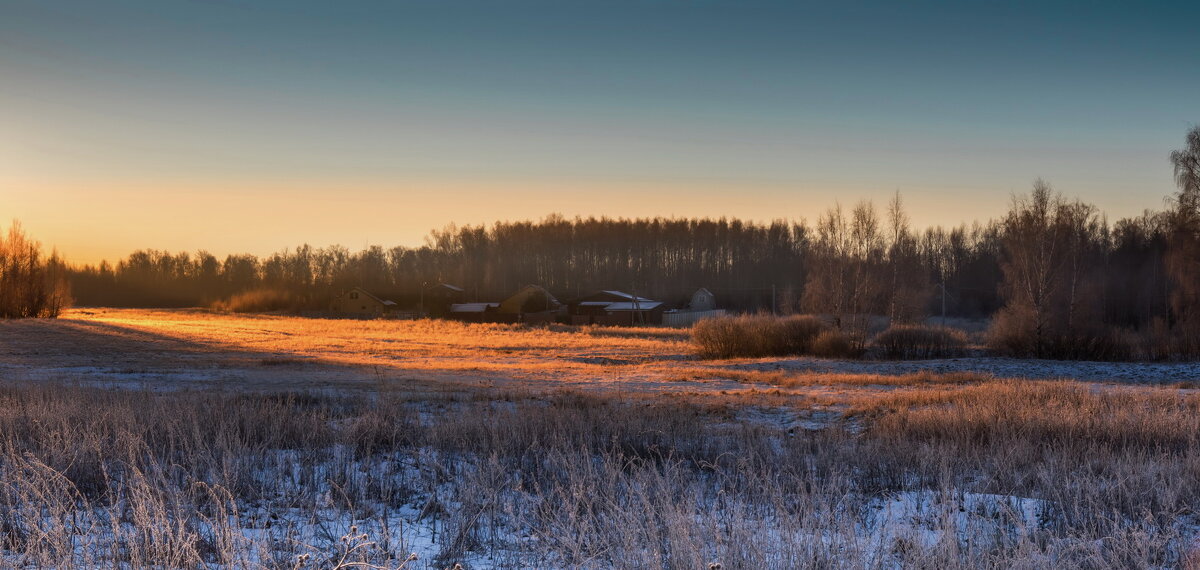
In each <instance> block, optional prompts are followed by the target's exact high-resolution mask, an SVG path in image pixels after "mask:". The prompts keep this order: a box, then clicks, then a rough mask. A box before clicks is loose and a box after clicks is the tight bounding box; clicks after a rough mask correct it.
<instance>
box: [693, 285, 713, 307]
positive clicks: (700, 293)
mask: <svg viewBox="0 0 1200 570" xmlns="http://www.w3.org/2000/svg"><path fill="white" fill-rule="evenodd" d="M687 308H688V310H689V311H713V310H716V308H717V297H716V296H715V295H713V294H712V291H709V290H708V289H705V288H704V287H701V288H699V289H697V290H696V292H695V293H692V302H690V303H688V306H687Z"/></svg>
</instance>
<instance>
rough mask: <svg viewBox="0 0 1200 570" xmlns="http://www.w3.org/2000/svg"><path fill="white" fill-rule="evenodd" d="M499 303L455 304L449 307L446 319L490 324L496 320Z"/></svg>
mask: <svg viewBox="0 0 1200 570" xmlns="http://www.w3.org/2000/svg"><path fill="white" fill-rule="evenodd" d="M499 310H500V303H455V304H453V305H450V310H449V312H448V313H447V314H446V316H447V317H449V318H452V319H457V320H460V321H471V322H476V323H490V322H495V321H496V320H497V315H498V312H499Z"/></svg>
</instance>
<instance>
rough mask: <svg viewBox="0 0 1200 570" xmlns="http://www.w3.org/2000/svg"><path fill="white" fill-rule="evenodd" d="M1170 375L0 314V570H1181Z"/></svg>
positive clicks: (108, 314)
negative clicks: (370, 567) (718, 357)
mask: <svg viewBox="0 0 1200 570" xmlns="http://www.w3.org/2000/svg"><path fill="white" fill-rule="evenodd" d="M1197 380H1200V369H1198V367H1197V366H1196V365H1195V364H1185V363H1180V364H1159V363H1128V364H1116V363H1076V362H1070V363H1069V362H1039V361H1023V360H1013V359H1003V358H984V357H973V358H959V359H948V360H940V361H906V362H885V361H833V360H819V359H811V358H802V359H796V358H778V359H752V360H746V359H742V360H728V361H704V360H698V359H696V358H694V357H693V356H692V351H691V347H690V344H689V342H688V339H687V337H686V333H681V332H679V331H671V330H661V329H589V328H582V329H580V328H573V327H553V328H550V329H543V328H530V329H526V328H522V327H515V326H505V325H463V324H457V323H442V322H433V321H428V322H426V321H418V322H413V321H407V322H406V321H354V320H326V319H302V318H292V317H279V316H232V315H221V314H214V313H209V312H204V311H187V310H183V311H147V310H114V309H82V310H74V311H71V312H69V313H67V314H66V315H65V316H64V318H62V319H59V320H56V321H34V320H28V321H11V322H0V403H3V405H2V406H0V565H4V566H17V567H47V566H55V567H71V566H74V567H92V566H102V567H110V566H113V565H124V566H125V567H142V566H149V565H158V566H160V567H196V566H208V567H213V568H216V567H249V568H289V569H292V568H298V567H304V568H333V567H338V564H339V563H342V564H351V563H362V564H368V563H370V564H375V565H377V566H378V567H382V568H389V569H395V568H399V567H401V566H402V565H404V566H403V567H405V568H408V569H416V568H439V569H440V568H451V567H453V566H454V565H455V564H460V565H462V567H463V568H467V569H474V568H527V567H536V568H559V567H588V568H611V567H620V568H647V567H662V568H703V567H708V566H709V565H710V564H720V565H721V567H722V568H785V567H786V568H792V567H796V568H810V567H811V568H903V567H949V568H954V567H1027V568H1041V567H1055V568H1109V567H1161V568H1170V567H1181V566H1187V565H1188V564H1190V563H1191V562H1193V561H1194V558H1193V557H1194V556H1195V548H1194V546H1193V545H1194V541H1195V538H1196V536H1197V527H1196V525H1195V520H1194V515H1193V513H1195V512H1197V511H1198V510H1200V486H1198V485H1196V484H1195V481H1196V480H1197V477H1200V394H1196V393H1195V392H1196V391H1195V390H1194V389H1192V387H1191V385H1190V384H1185V385H1184V386H1180V383H1190V382H1192V381H1197ZM412 554H415V555H416V559H415V560H409V558H410V555H412ZM64 561H65V562H64ZM342 567H344V568H350V567H363V566H349V565H344V566H342Z"/></svg>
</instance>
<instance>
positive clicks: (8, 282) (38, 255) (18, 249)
mask: <svg viewBox="0 0 1200 570" xmlns="http://www.w3.org/2000/svg"><path fill="white" fill-rule="evenodd" d="M70 303H71V296H70V292H69V288H68V285H67V272H66V267H65V266H64V265H63V262H62V261H61V260H60V259H59V258H58V255H57V254H51V256H50V257H49V258H48V259H43V258H42V248H41V244H39V243H38V242H36V241H34V240H32V239H30V238H29V236H26V235H25V232H24V231H23V230H22V229H21V224H20V223H18V222H15V221H14V222H13V223H12V226H11V227H9V229H8V234H7V236H5V235H3V234H0V318H4V319H12V318H17V319H20V318H34V317H49V318H53V317H57V316H58V314H59V312H60V311H62V309H64V308H65V307H67V306H69V305H70Z"/></svg>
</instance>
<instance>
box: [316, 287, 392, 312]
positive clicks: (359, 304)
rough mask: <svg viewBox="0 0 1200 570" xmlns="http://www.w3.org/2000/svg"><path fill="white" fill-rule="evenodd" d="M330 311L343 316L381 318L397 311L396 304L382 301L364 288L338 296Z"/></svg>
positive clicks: (356, 288)
mask: <svg viewBox="0 0 1200 570" xmlns="http://www.w3.org/2000/svg"><path fill="white" fill-rule="evenodd" d="M330 310H331V311H333V312H335V313H339V314H343V315H354V316H359V317H381V316H383V315H385V314H388V313H391V312H393V311H395V310H396V303H395V302H393V301H385V300H383V299H380V298H379V297H376V296H375V295H372V294H371V293H370V292H369V291H367V290H366V289H363V288H362V287H355V288H353V289H351V290H349V291H346V292H344V293H342V294H341V295H338V296H337V298H335V299H334V300H333V303H332V304H331V306H330Z"/></svg>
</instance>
